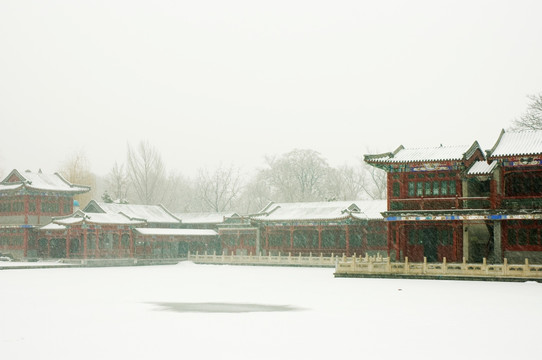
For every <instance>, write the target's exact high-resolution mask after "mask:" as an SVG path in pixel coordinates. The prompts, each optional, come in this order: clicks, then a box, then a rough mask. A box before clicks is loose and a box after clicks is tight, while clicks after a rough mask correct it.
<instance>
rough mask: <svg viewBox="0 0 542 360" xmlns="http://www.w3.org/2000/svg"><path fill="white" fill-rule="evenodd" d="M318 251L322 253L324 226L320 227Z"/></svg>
mask: <svg viewBox="0 0 542 360" xmlns="http://www.w3.org/2000/svg"><path fill="white" fill-rule="evenodd" d="M317 229H318V250H320V251H322V225H318V228H317Z"/></svg>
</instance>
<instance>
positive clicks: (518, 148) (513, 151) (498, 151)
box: [488, 130, 542, 158]
mask: <svg viewBox="0 0 542 360" xmlns="http://www.w3.org/2000/svg"><path fill="white" fill-rule="evenodd" d="M539 154H542V130H524V131H509V132H506V131H504V130H502V131H501V134H500V136H499V139H498V140H497V142H496V143H495V145H494V146H493V148H492V149H491V150H488V157H491V158H497V157H506V156H520V155H539Z"/></svg>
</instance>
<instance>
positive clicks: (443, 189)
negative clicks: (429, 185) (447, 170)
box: [440, 181, 448, 195]
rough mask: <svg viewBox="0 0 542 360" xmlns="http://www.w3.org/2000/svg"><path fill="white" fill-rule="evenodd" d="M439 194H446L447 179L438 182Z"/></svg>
mask: <svg viewBox="0 0 542 360" xmlns="http://www.w3.org/2000/svg"><path fill="white" fill-rule="evenodd" d="M440 194H441V195H448V181H441V183H440Z"/></svg>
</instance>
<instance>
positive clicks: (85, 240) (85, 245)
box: [83, 224, 87, 259]
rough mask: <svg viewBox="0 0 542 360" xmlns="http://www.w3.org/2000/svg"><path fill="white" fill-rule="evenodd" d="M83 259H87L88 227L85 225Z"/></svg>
mask: <svg viewBox="0 0 542 360" xmlns="http://www.w3.org/2000/svg"><path fill="white" fill-rule="evenodd" d="M83 226H84V228H83V259H86V258H87V227H86V225H85V224H83Z"/></svg>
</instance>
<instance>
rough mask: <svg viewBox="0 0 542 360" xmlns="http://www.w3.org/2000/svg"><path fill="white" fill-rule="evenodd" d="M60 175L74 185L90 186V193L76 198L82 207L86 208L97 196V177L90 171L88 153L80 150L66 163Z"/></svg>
mask: <svg viewBox="0 0 542 360" xmlns="http://www.w3.org/2000/svg"><path fill="white" fill-rule="evenodd" d="M60 173H61V174H62V175H63V176H64V178H66V180H68V181H69V182H71V183H72V184H77V185H85V186H90V191H89V192H87V193H84V194H79V195H77V196H75V197H74V199H75V200H77V201H79V203H80V204H81V206H82V207H83V206H85V205H86V204H87V203H88V202H89V201H90V200H92V198H93V197H94V195H95V187H96V175H94V174H93V173H92V171H91V170H90V162H89V160H88V157H87V155H86V153H85V152H84V151H83V150H80V151H78V152H76V153H74V154H72V155H71V156H70V157H69V158H68V159H66V160H65V161H64V163H63V164H62V166H61V168H60Z"/></svg>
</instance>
